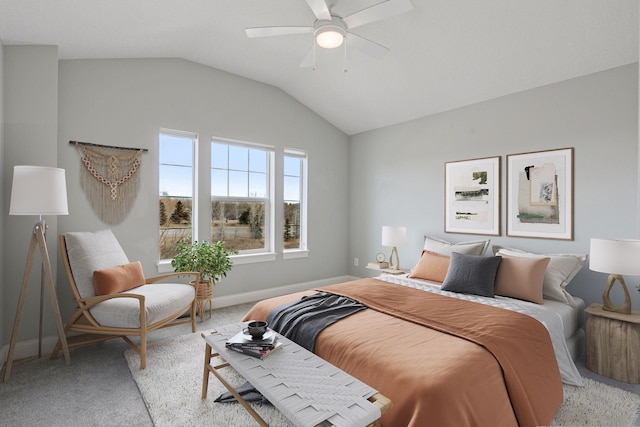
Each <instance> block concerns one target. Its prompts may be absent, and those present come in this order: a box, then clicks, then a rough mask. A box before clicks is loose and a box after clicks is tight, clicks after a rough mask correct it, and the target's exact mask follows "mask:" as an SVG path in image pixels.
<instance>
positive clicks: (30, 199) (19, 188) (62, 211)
mask: <svg viewBox="0 0 640 427" xmlns="http://www.w3.org/2000/svg"><path fill="white" fill-rule="evenodd" d="M68 214H69V210H68V207H67V186H66V180H65V171H64V169H58V168H52V167H45V166H14V167H13V184H12V186H11V204H10V207H9V215H38V216H39V220H38V221H37V222H36V223H35V225H34V226H33V232H32V233H31V242H30V244H29V253H28V255H27V263H26V267H25V271H24V276H23V279H22V290H21V291H20V298H19V300H18V308H17V310H16V319H15V322H14V324H13V331H12V333H11V342H10V344H9V353H8V355H7V362H6V366H5V371H4V377H3V378H4V381H5V382H6V381H7V380H8V379H9V375H10V374H11V365H12V363H13V353H14V350H15V344H16V338H17V336H18V331H19V329H20V319H21V318H22V311H23V308H24V303H25V300H26V297H27V288H28V286H29V276H30V274H31V267H32V265H33V260H34V258H35V254H36V248H37V249H38V250H39V251H40V258H41V260H42V269H41V276H40V333H39V341H38V356H37V357H41V355H42V324H43V306H42V301H43V296H44V286H45V283H46V285H47V288H48V290H49V294H50V297H51V304H52V305H53V310H54V314H55V318H56V319H55V320H56V325H57V328H58V336H59V338H60V342H61V343H62V348H63V351H64V355H65V359H66V362H67V365H69V364H70V358H69V348H68V346H67V340H66V338H65V334H64V327H63V325H62V317H61V315H60V308H59V306H58V298H57V297H56V290H55V285H54V280H53V273H52V272H51V261H50V259H49V252H48V251H47V242H46V230H47V226H46V224H45V221H44V220H43V219H42V215H68Z"/></svg>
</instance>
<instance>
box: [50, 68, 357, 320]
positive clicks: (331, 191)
mask: <svg viewBox="0 0 640 427" xmlns="http://www.w3.org/2000/svg"><path fill="white" fill-rule="evenodd" d="M59 93H60V98H59V99H60V102H59V134H58V157H59V166H60V167H62V168H64V169H66V171H67V186H68V193H69V210H70V215H69V216H68V217H64V218H60V222H59V231H60V232H66V231H74V230H98V229H103V228H107V227H108V226H107V225H106V224H104V223H102V222H101V221H100V220H99V219H98V217H97V216H96V214H95V212H94V211H93V210H92V208H91V207H90V205H89V203H88V201H87V198H86V196H85V194H84V193H83V191H82V189H81V188H80V166H81V163H80V157H79V155H78V152H77V151H76V149H75V148H74V147H72V146H70V145H69V141H70V140H77V141H88V142H94V143H99V144H106V145H115V146H126V147H141V148H147V149H149V151H148V152H147V153H145V154H143V155H142V166H141V169H140V172H139V173H140V174H141V175H140V176H141V186H140V190H139V193H138V196H137V199H136V201H135V205H134V207H133V210H132V212H131V213H130V214H129V216H128V217H127V218H126V219H125V220H124V221H123V222H122V223H121V224H118V225H116V226H113V227H112V229H113V231H114V233H115V235H116V236H117V238H118V239H119V241H120V243H121V244H122V246H123V248H124V249H125V251H126V252H127V255H128V256H129V258H130V259H131V260H140V261H141V262H142V264H143V267H144V270H145V273H146V274H147V275H149V276H151V275H155V274H157V267H156V263H157V261H158V255H157V254H158V238H157V236H158V235H159V225H158V150H157V145H158V132H159V130H160V128H170V129H178V130H183V131H191V132H196V133H197V134H198V135H199V140H200V147H201V149H202V150H203V151H202V153H203V155H205V156H206V155H207V153H208V152H209V151H208V150H209V142H210V140H211V137H212V136H217V137H223V138H231V139H236V140H244V141H251V142H257V143H262V144H268V145H272V146H275V147H276V154H278V155H277V156H276V157H277V159H276V160H277V161H276V177H278V176H281V171H282V164H281V160H280V158H281V154H282V152H283V149H284V147H295V148H301V149H305V150H308V155H309V170H310V181H309V205H308V206H309V230H308V240H309V250H310V252H309V256H308V257H307V258H302V259H290V260H283V259H282V257H281V256H278V259H277V260H276V261H275V262H263V263H255V264H243V265H235V266H234V267H233V270H232V271H231V272H230V273H229V275H228V276H227V278H225V279H224V280H223V281H221V282H220V283H218V284H217V285H216V289H215V290H214V303H215V300H216V297H217V298H220V297H225V296H229V295H232V294H239V293H247V292H255V291H260V290H264V289H269V288H274V287H279V286H283V285H291V284H296V283H300V282H307V281H314V280H320V279H325V278H330V277H335V276H341V275H344V274H345V273H346V272H347V262H348V252H347V250H348V228H347V220H348V218H347V215H346V209H347V206H348V197H347V196H348V185H347V181H348V161H349V149H348V138H347V136H346V135H344V134H343V133H342V132H340V131H339V130H337V129H336V128H335V127H334V126H332V125H330V124H329V123H327V122H326V121H324V120H322V119H320V118H319V117H318V116H317V115H316V114H314V113H312V112H311V111H310V110H309V109H307V108H306V107H304V106H303V105H301V104H300V103H298V102H297V101H294V100H293V99H292V98H291V97H290V96H288V95H286V94H285V93H283V92H282V91H281V90H280V89H277V88H275V87H273V86H268V85H265V84H262V83H258V82H255V81H252V80H248V79H245V78H242V77H238V76H235V75H232V74H229V73H225V72H222V71H219V70H215V69H212V68H210V67H206V66H203V65H199V64H195V63H192V62H189V61H185V60H180V59H148V60H143V59H140V60H63V61H60V85H59ZM208 173H209V172H208V171H207V170H202V171H201V174H200V179H201V182H208V179H209V178H208ZM279 181H280V180H279V179H277V181H276V183H277V185H276V203H279V202H278V201H280V203H281V201H282V185H281V184H280V182H279ZM205 188H206V187H205ZM203 194H204V196H205V197H206V195H207V194H210V193H208V191H204V192H203ZM203 216H204V217H205V219H206V215H203ZM281 229H282V220H281V219H280V218H277V222H276V233H275V235H276V241H277V242H279V243H278V245H277V246H276V250H278V249H280V251H279V252H281V246H282V242H281V240H282V234H281V233H278V232H277V230H281ZM205 231H206V230H205ZM203 237H208V236H206V235H205V236H201V238H203ZM59 272H60V273H59V274H58V283H60V284H65V288H66V283H67V281H66V278H65V277H64V276H63V270H62V269H60V270H59ZM61 300H63V301H65V302H64V304H65V306H64V307H63V310H64V312H65V313H67V315H68V313H69V311H70V310H71V309H72V308H73V305H72V302H71V295H70V293H69V295H65V296H63V297H61Z"/></svg>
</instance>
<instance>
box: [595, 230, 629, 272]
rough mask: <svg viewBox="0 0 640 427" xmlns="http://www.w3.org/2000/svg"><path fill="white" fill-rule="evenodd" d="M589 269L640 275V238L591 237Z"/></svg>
mask: <svg viewBox="0 0 640 427" xmlns="http://www.w3.org/2000/svg"><path fill="white" fill-rule="evenodd" d="M589 269H590V270H593V271H599V272H601V273H608V274H621V275H630V276H640V240H630V239H591V249H590V253H589Z"/></svg>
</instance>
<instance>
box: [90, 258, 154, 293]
mask: <svg viewBox="0 0 640 427" xmlns="http://www.w3.org/2000/svg"><path fill="white" fill-rule="evenodd" d="M140 285H144V273H143V272H142V264H140V261H136V262H131V263H129V264H124V265H119V266H117V267H111V268H106V269H104V270H97V271H94V272H93V286H94V287H95V289H96V295H108V294H117V293H118V292H124V291H128V290H130V289H133V288H137V287H138V286H140Z"/></svg>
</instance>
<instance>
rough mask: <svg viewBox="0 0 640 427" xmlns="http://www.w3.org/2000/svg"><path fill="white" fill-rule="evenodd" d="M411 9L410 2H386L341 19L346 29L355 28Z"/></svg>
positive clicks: (392, 0) (407, 0) (409, 0)
mask: <svg viewBox="0 0 640 427" xmlns="http://www.w3.org/2000/svg"><path fill="white" fill-rule="evenodd" d="M412 9H413V4H412V3H411V0H386V1H383V2H382V3H378V4H376V5H373V6H370V7H368V8H366V9H362V10H361V11H359V12H356V13H353V14H351V15H349V16H347V17H346V18H343V21H344V22H345V24H347V28H356V27H359V26H361V25H364V24H368V23H370V22H375V21H379V20H381V19H384V18H387V17H389V16H393V15H399V14H401V13H404V12H408V11H410V10H412Z"/></svg>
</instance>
